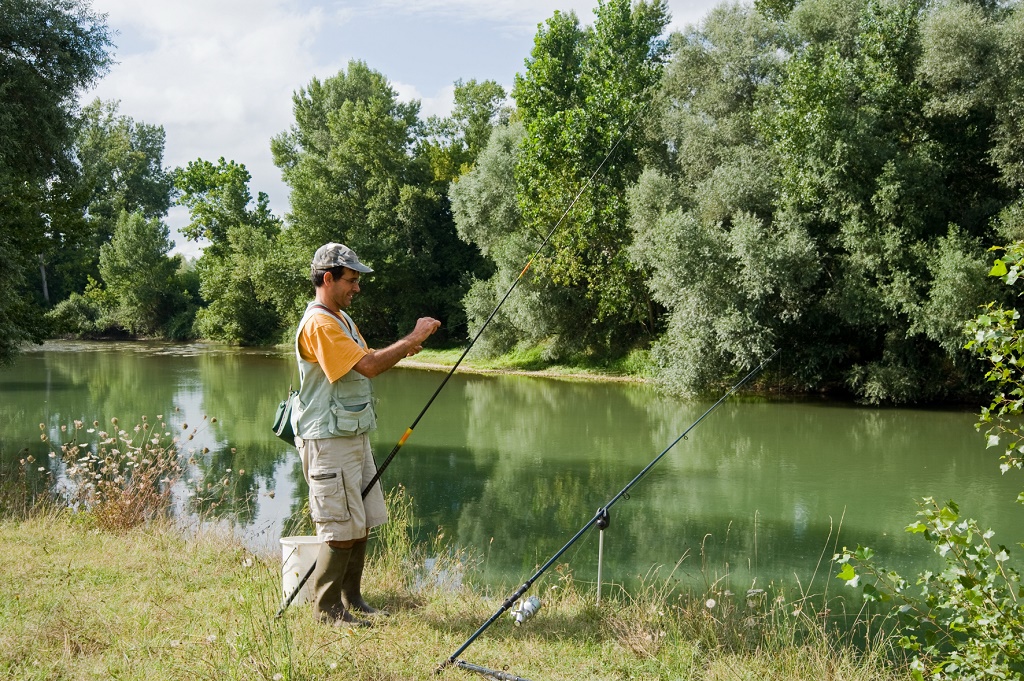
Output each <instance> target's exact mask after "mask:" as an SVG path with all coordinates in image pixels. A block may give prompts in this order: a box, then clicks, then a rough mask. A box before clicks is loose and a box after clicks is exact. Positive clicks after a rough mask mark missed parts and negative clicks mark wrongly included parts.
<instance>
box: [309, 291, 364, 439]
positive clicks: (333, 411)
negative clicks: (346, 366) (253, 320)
mask: <svg viewBox="0 0 1024 681" xmlns="http://www.w3.org/2000/svg"><path fill="white" fill-rule="evenodd" d="M317 305H318V304H317V303H315V302H312V303H309V304H308V305H307V306H306V313H305V314H304V315H302V321H300V322H299V328H298V330H297V331H296V333H295V359H296V361H298V363H299V395H298V398H297V399H296V400H295V404H294V407H293V411H294V414H293V426H294V428H295V434H296V435H298V436H299V437H301V438H303V439H307V440H318V439H322V438H328V437H350V436H353V435H362V434H363V433H367V432H369V431H371V430H373V429H374V428H376V427H377V415H376V414H375V413H374V410H373V386H372V385H371V383H370V379H368V378H367V377H366V376H363V375H362V374H361V373H359V372H358V371H356V370H355V369H352V370H350V371H349V372H348V373H347V374H345V375H344V376H342V377H341V378H339V379H338V380H337V381H335V382H334V383H331V382H330V381H328V380H327V374H325V373H324V371H323V369H321V368H320V365H319V364H318V363H316V362H307V361H306V360H304V359H302V355H301V354H300V353H299V337H300V336H301V335H302V328H303V327H304V326H305V325H306V322H308V321H309V319H310V317H312V316H313V315H315V314H323V315H327V316H329V317H330V318H331V319H333V320H334V322H335V323H336V324H337V325H338V326H340V327H341V330H342V331H343V332H344V334H345V335H346V336H348V337H349V338H351V339H352V340H353V341H354V342H355V343H356V344H357V345H358V346H359V347H361V348H363V349H367V347H366V343H365V342H364V341H363V340H362V339H361V338H360V337H359V334H358V333H356V325H355V322H353V321H352V318H351V317H349V316H348V315H347V314H345V313H344V312H342V313H341V316H342V317H343V318H344V320H345V323H342V321H341V320H340V319H338V318H337V317H335V316H334V315H333V314H331V313H329V312H328V311H326V310H324V309H323V308H321V307H318V306H317Z"/></svg>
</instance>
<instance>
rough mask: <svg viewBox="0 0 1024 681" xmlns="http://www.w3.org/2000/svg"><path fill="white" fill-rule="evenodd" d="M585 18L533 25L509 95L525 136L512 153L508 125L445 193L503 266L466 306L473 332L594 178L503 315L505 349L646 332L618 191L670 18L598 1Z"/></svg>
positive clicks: (611, 343) (638, 144)
mask: <svg viewBox="0 0 1024 681" xmlns="http://www.w3.org/2000/svg"><path fill="white" fill-rule="evenodd" d="M594 13H595V22H594V24H593V26H586V27H583V26H581V25H580V22H579V20H578V18H577V17H576V15H575V13H572V12H570V13H568V14H566V13H562V12H555V14H554V15H553V16H552V17H551V18H550V19H548V20H547V21H546V22H545V23H544V24H543V25H542V26H541V27H540V29H539V30H538V33H537V36H536V38H535V39H534V47H533V51H532V52H531V55H530V58H529V59H528V60H527V64H526V71H525V73H524V74H522V75H518V76H517V77H516V82H515V87H514V89H513V93H512V95H513V98H514V99H515V101H516V106H517V110H516V114H515V118H516V119H518V121H520V122H521V127H520V126H516V128H515V130H521V131H522V134H521V135H520V136H519V137H518V139H519V140H520V141H519V142H518V144H517V148H515V149H513V148H511V147H510V146H509V142H510V140H511V139H512V138H513V137H515V136H516V134H515V132H514V130H513V129H511V128H510V129H508V130H507V131H506V132H502V133H500V134H499V133H498V132H495V133H494V134H493V136H492V137H491V144H492V147H493V149H492V148H491V147H489V148H488V150H487V152H485V154H484V155H483V156H481V157H480V159H481V160H480V165H479V166H478V167H477V168H475V169H473V170H472V172H470V173H469V174H467V175H465V176H464V177H463V178H462V179H460V180H459V182H458V183H457V184H456V185H455V186H454V187H453V197H455V199H454V200H455V206H456V209H457V210H456V216H457V221H458V224H459V230H460V233H462V234H463V235H465V237H468V238H472V239H474V240H475V243H477V244H479V245H480V246H481V248H482V249H484V250H485V252H488V253H490V254H493V255H492V257H494V258H495V264H496V265H497V267H498V271H497V273H496V274H495V275H494V277H493V279H492V281H491V282H490V284H478V285H474V289H473V291H474V292H473V295H472V296H471V298H470V299H469V300H467V304H468V306H469V307H470V315H471V317H472V318H473V320H474V323H475V324H479V323H481V322H482V321H483V318H484V317H485V316H486V315H487V314H488V313H489V311H490V309H491V308H492V307H493V303H494V302H496V300H497V297H500V295H501V293H500V290H501V289H507V285H510V284H511V283H512V282H513V281H515V280H516V277H517V275H519V271H520V270H521V269H522V267H523V265H524V264H525V263H526V261H527V259H528V258H529V255H530V253H531V251H530V250H529V249H530V247H531V246H532V247H533V249H536V248H537V247H538V246H539V245H540V244H541V242H542V240H543V238H544V235H545V234H547V233H548V232H549V230H551V228H552V227H553V226H554V225H555V224H557V223H558V222H559V220H560V219H561V217H562V214H563V213H564V212H565V211H566V210H567V209H568V208H569V207H570V204H571V202H572V201H573V199H574V197H575V196H576V195H577V194H578V193H579V192H580V190H581V189H583V187H584V186H586V184H587V182H588V180H589V179H590V177H591V176H592V175H594V174H595V173H597V174H596V177H595V180H594V182H593V184H592V185H591V186H590V187H589V188H588V189H587V191H585V192H584V193H583V194H582V195H581V197H580V199H579V201H578V202H577V203H576V204H575V206H574V207H573V208H572V210H571V211H569V212H568V214H567V215H566V217H565V220H564V221H563V222H562V224H561V225H560V226H559V228H558V229H557V230H556V231H555V234H554V236H553V238H552V240H551V243H550V245H549V247H548V248H547V249H546V250H545V253H544V254H543V256H542V257H541V258H540V259H539V260H538V261H537V263H536V264H535V267H534V268H533V272H534V273H533V274H532V277H531V279H530V283H528V284H526V285H525V290H522V291H521V292H520V297H522V298H523V299H524V300H522V301H521V303H522V305H517V306H516V309H515V310H509V311H508V313H507V314H506V316H505V319H506V321H507V324H508V325H511V328H514V329H515V330H516V332H517V333H512V332H511V329H510V328H506V329H505V331H504V332H503V333H501V334H499V336H500V338H503V339H505V343H507V342H508V341H509V340H511V339H512V338H514V337H515V336H516V335H518V337H519V339H521V340H524V341H528V342H529V341H531V340H534V339H538V338H539V337H546V338H547V339H548V340H549V342H548V343H547V346H548V350H549V352H550V353H551V354H552V355H558V354H564V353H567V352H575V351H581V350H595V351H598V352H608V351H616V350H622V349H623V348H627V347H629V345H630V344H631V343H633V342H635V341H636V340H637V338H638V337H641V336H643V335H644V331H645V330H646V332H647V333H651V334H652V333H653V330H654V329H653V326H654V320H653V314H652V313H653V309H652V308H651V306H650V305H649V304H648V303H649V299H648V296H647V294H646V290H645V288H644V286H643V280H644V275H643V273H642V272H640V271H639V270H638V269H637V268H636V267H635V266H634V265H633V264H632V263H631V262H630V261H629V259H628V258H627V256H626V247H627V246H628V245H629V243H630V242H631V240H632V233H631V231H630V230H629V227H628V224H627V221H626V218H627V210H626V190H627V187H628V186H629V185H630V184H631V183H633V182H635V180H636V178H637V177H638V176H639V174H640V171H641V168H642V162H641V157H642V155H643V154H644V153H645V149H647V147H648V144H647V140H646V139H645V138H644V135H643V128H644V125H643V121H642V120H641V119H642V116H643V113H644V112H645V110H646V109H647V107H648V104H649V102H650V100H651V99H652V97H653V91H654V86H655V85H656V84H657V82H658V80H659V77H660V70H661V68H662V61H663V58H664V56H665V44H664V42H663V41H662V40H661V38H660V36H661V33H662V31H663V29H664V27H665V25H666V24H667V22H668V13H667V10H666V8H665V5H664V3H663V2H661V1H660V0H655V1H653V2H637V3H634V4H631V3H630V2H629V0H607V1H602V2H599V3H598V6H597V8H596V9H595V11H594ZM485 156H486V157H487V160H486V162H485V161H484V157H485ZM606 157H607V162H606V163H604V165H603V166H602V163H603V162H605V161H606ZM509 160H512V162H513V172H512V175H511V178H510V177H509V175H508V172H507V170H508V163H507V162H508V161H509ZM599 169H600V170H599ZM510 179H511V182H512V185H511V186H509V185H508V184H507V183H508V182H509V180H510ZM499 187H501V188H500V189H499ZM475 192H481V195H480V196H474V195H473V194H474V193H475ZM495 194H500V196H501V208H500V210H494V211H491V210H490V209H488V207H487V206H486V205H485V204H486V202H485V201H482V200H481V198H482V196H484V195H492V196H493V195H495ZM509 196H511V197H513V198H514V200H515V202H516V203H517V210H516V211H515V218H514V223H509V224H497V223H496V222H495V221H494V220H493V218H494V217H495V216H496V215H497V214H498V213H499V212H500V213H501V214H502V215H505V216H509V215H510V213H509V211H508V210H507V209H506V206H505V204H506V201H505V198H507V197H509ZM496 208H497V207H496ZM510 256H511V257H510ZM489 302H490V303H492V304H491V305H489V304H488V303H489ZM496 340H497V339H496ZM505 343H499V344H498V345H495V349H499V348H500V346H501V345H504V344H505Z"/></svg>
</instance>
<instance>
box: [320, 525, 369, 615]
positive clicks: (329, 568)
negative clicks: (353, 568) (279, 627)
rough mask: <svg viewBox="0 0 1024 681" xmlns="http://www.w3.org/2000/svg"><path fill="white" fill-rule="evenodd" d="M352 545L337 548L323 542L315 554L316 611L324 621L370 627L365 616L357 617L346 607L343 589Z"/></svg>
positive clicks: (350, 559) (350, 558)
mask: <svg viewBox="0 0 1024 681" xmlns="http://www.w3.org/2000/svg"><path fill="white" fill-rule="evenodd" d="M352 553H353V549H336V548H333V547H331V546H330V545H328V543H327V542H324V543H323V544H321V545H320V553H319V554H317V557H316V569H315V570H313V576H312V578H311V579H312V582H313V614H314V615H316V617H317V619H319V620H320V621H321V622H324V623H325V624H333V625H334V626H341V627H343V626H346V625H347V626H352V627H370V626H373V625H372V624H370V623H369V622H367V621H366V620H361V619H359V618H358V617H355V616H353V615H352V613H350V612H349V611H348V610H346V609H345V605H344V603H342V600H341V593H342V588H343V586H342V585H343V584H344V579H345V575H346V574H348V572H347V571H348V566H349V563H351V561H352Z"/></svg>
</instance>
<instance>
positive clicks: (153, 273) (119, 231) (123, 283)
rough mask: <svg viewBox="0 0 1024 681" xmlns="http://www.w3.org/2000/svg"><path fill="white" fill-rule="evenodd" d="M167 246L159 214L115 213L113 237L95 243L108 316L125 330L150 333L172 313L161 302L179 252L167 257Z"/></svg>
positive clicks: (170, 289) (172, 288)
mask: <svg viewBox="0 0 1024 681" xmlns="http://www.w3.org/2000/svg"><path fill="white" fill-rule="evenodd" d="M172 246H173V244H172V243H171V239H170V231H169V230H168V228H167V225H165V224H163V223H162V222H161V221H160V219H159V218H150V219H149V220H147V219H146V218H145V217H144V216H143V215H142V214H141V213H121V216H120V218H119V219H118V221H117V224H116V226H115V227H114V235H113V237H112V238H111V240H110V242H109V243H106V244H103V246H102V247H101V248H100V274H101V275H102V277H103V282H104V284H105V285H106V291H107V294H108V296H109V297H110V301H111V304H112V310H113V317H114V318H115V319H117V321H118V322H119V323H120V324H121V326H122V327H124V329H125V330H127V331H128V332H129V333H133V334H143V335H145V334H153V333H155V332H156V331H157V330H159V329H160V327H161V326H162V325H163V324H164V323H165V322H166V321H167V320H168V319H169V317H170V316H171V314H172V313H174V312H177V310H173V309H171V308H170V306H169V305H166V304H165V302H166V301H167V299H168V298H169V297H170V296H171V295H172V293H173V292H174V291H175V289H176V282H175V272H176V271H177V269H178V267H179V264H180V256H175V257H173V258H170V257H168V256H167V254H168V253H169V252H170V250H171V248H172Z"/></svg>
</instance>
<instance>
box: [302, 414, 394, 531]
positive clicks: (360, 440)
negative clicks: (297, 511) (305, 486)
mask: <svg viewBox="0 0 1024 681" xmlns="http://www.w3.org/2000/svg"><path fill="white" fill-rule="evenodd" d="M300 443H301V444H300ZM296 444H298V445H299V456H300V457H301V458H302V474H303V475H304V476H305V478H306V482H307V483H309V510H310V513H311V514H312V516H313V522H314V523H316V534H317V536H318V537H320V539H321V540H322V541H349V540H352V539H362V538H363V537H365V536H366V534H367V532H369V530H370V528H373V527H376V526H378V525H383V524H384V523H386V522H387V521H388V512H387V508H385V506H384V494H383V493H382V492H381V488H380V482H379V481H378V482H376V483H374V485H373V489H371V490H370V493H369V494H367V495H366V498H365V499H363V497H362V492H363V487H364V486H365V485H366V483H368V482H369V481H370V479H371V478H373V476H374V474H375V473H376V472H377V465H376V464H375V463H374V461H373V453H372V452H371V451H370V438H369V437H368V436H367V435H365V434H364V435H353V436H352V437H332V438H325V439H321V440H305V439H301V438H296Z"/></svg>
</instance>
